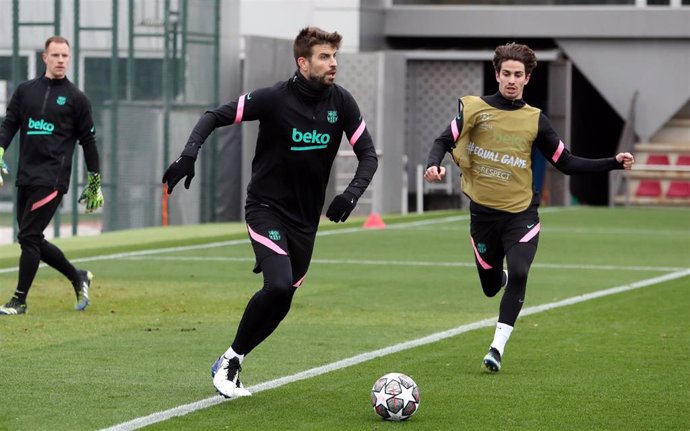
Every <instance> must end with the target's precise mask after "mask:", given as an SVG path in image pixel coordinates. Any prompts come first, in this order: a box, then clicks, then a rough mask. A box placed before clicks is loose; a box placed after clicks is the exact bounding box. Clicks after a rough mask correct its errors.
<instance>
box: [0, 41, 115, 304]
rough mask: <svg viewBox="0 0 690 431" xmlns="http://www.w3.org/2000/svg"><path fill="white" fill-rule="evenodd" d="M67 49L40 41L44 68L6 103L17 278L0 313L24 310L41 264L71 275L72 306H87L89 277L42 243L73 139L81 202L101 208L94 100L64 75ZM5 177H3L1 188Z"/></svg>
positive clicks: (4, 143) (0, 162)
mask: <svg viewBox="0 0 690 431" xmlns="http://www.w3.org/2000/svg"><path fill="white" fill-rule="evenodd" d="M69 60H70V47H69V43H68V42H67V40H66V39H65V38H63V37H60V36H53V37H50V38H49V39H48V40H47V41H46V43H45V50H44V52H43V62H44V63H45V65H46V70H45V73H44V74H43V75H42V76H40V77H38V78H36V79H32V80H29V81H26V82H23V83H22V84H20V85H19V86H18V87H17V89H16V91H15V92H14V94H13V95H12V99H11V100H10V103H9V105H8V107H7V115H6V117H5V120H4V121H3V123H2V126H0V172H2V175H7V173H8V170H7V164H6V163H5V161H4V159H3V156H4V154H5V150H6V149H7V147H9V145H10V143H11V141H12V138H13V137H14V135H15V134H16V133H17V131H19V132H20V135H19V136H20V139H19V165H18V166H17V176H16V181H15V183H16V186H17V211H16V212H17V223H18V225H19V234H18V236H17V240H18V241H19V245H20V246H21V255H20V257H19V279H18V282H17V288H16V290H15V291H14V295H13V296H12V298H11V299H10V300H9V302H7V303H6V304H5V305H3V306H0V315H19V314H24V313H26V311H27V306H26V297H27V295H28V294H29V289H30V288H31V285H32V283H33V281H34V277H35V275H36V272H37V271H38V266H39V263H40V261H43V262H45V263H46V264H48V265H49V266H51V267H53V268H55V269H56V270H58V271H59V272H60V273H62V274H63V275H64V276H65V277H67V279H69V280H70V282H71V283H72V286H73V287H74V293H75V294H76V297H77V304H76V307H75V308H76V309H77V310H80V311H81V310H84V309H85V308H86V306H87V305H89V288H90V287H91V279H92V278H93V275H92V274H91V273H90V272H89V271H85V270H81V269H77V268H75V267H74V266H73V265H72V264H71V263H70V261H69V260H67V258H66V257H65V255H64V254H63V253H62V251H61V250H60V249H59V248H58V247H57V246H55V245H54V244H51V243H50V242H48V241H46V239H45V238H44V236H43V231H44V230H45V228H46V227H47V226H48V223H50V220H51V219H52V218H53V215H54V214H55V211H57V209H58V206H59V205H60V202H61V201H62V197H63V195H64V194H65V193H67V189H68V188H69V180H70V173H71V171H72V155H73V153H74V148H75V144H76V142H77V140H78V141H79V144H80V145H81V146H82V149H83V150H84V159H85V161H86V167H87V169H88V172H89V173H88V184H87V186H86V189H85V190H84V192H83V193H82V195H81V198H80V202H82V203H85V204H86V211H87V212H91V211H94V210H96V209H98V208H99V207H101V206H102V205H103V194H102V193H101V179H100V174H99V161H98V150H97V148H96V138H95V129H94V124H93V119H92V118H91V104H90V103H89V100H88V99H87V98H86V96H85V95H84V93H82V92H81V91H80V90H79V89H78V88H77V87H75V86H74V85H73V84H72V83H71V82H70V81H69V80H68V79H67V77H66V70H67V66H68V64H69ZM2 185H4V180H3V179H2V177H1V176H0V186H2Z"/></svg>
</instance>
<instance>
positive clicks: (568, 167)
mask: <svg viewBox="0 0 690 431" xmlns="http://www.w3.org/2000/svg"><path fill="white" fill-rule="evenodd" d="M533 147H536V148H538V149H539V151H541V153H542V154H543V155H544V157H546V159H547V160H548V161H549V163H551V164H552V165H553V166H555V167H556V169H558V170H559V171H561V172H563V173H565V174H578V173H587V172H605V171H610V170H613V169H623V165H622V164H621V163H618V161H616V159H615V157H610V158H604V159H587V158H583V157H577V156H574V155H572V154H571V153H570V151H568V149H567V148H565V144H563V142H562V141H561V139H560V138H559V137H558V134H557V133H556V131H555V130H554V129H553V127H552V126H551V122H550V121H549V119H548V117H546V115H544V113H543V112H542V111H541V110H540V109H538V108H534V107H532V106H529V105H528V104H526V103H525V102H524V101H523V100H514V101H511V100H508V99H506V98H504V97H503V96H502V95H501V94H500V93H496V94H494V95H491V96H482V97H477V96H465V97H462V98H461V99H460V100H459V101H458V114H457V116H456V117H455V118H453V120H452V121H451V123H450V125H449V126H448V127H446V130H445V131H444V132H443V133H442V134H441V135H440V136H439V137H438V138H436V140H435V141H434V143H433V145H432V147H431V149H430V151H429V157H428V159H427V167H429V166H438V165H439V164H440V163H441V161H442V160H443V157H444V156H445V154H446V153H447V152H448V153H451V154H452V155H453V159H454V161H455V163H456V164H457V165H458V167H460V170H461V171H462V180H461V182H462V191H463V192H464V193H465V194H466V195H467V196H468V197H469V198H470V199H472V201H474V202H476V203H479V204H481V205H484V206H486V207H489V208H493V209H497V210H501V211H507V212H513V213H516V212H520V211H523V210H525V209H526V208H527V207H528V206H529V205H530V203H533V202H534V200H535V199H536V198H537V197H536V196H535V195H534V193H533V190H532V151H533Z"/></svg>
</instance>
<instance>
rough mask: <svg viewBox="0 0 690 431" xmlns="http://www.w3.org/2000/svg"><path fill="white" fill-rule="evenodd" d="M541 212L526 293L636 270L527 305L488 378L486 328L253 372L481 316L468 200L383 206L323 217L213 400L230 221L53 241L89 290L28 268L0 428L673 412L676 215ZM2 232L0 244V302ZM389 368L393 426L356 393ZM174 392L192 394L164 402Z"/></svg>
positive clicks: (13, 324) (4, 256)
mask: <svg viewBox="0 0 690 431" xmlns="http://www.w3.org/2000/svg"><path fill="white" fill-rule="evenodd" d="M541 219H542V231H541V236H540V245H539V251H538V253H537V257H536V259H535V263H534V265H533V268H532V271H531V272H530V279H529V283H528V289H527V297H526V301H525V309H528V308H530V307H535V306H539V305H542V304H553V303H558V301H563V300H566V299H568V298H574V297H578V296H580V295H587V294H592V293H596V292H600V291H606V290H607V289H611V288H615V287H619V286H628V287H630V286H632V287H634V286H637V284H636V283H641V284H640V285H644V287H640V288H635V289H630V290H626V291H623V292H620V293H616V294H611V295H607V296H602V297H599V298H593V299H588V300H584V301H582V302H578V303H575V304H572V305H567V306H562V307H558V308H553V309H549V310H545V311H542V312H533V313H532V314H529V313H528V314H526V315H524V316H523V317H521V318H520V319H519V320H518V322H517V324H516V329H515V331H514V332H513V336H512V338H511V340H510V342H509V343H508V346H507V348H506V353H505V357H504V361H503V369H502V370H501V372H500V373H498V374H496V375H489V374H486V373H483V372H482V371H481V368H480V363H481V359H482V357H483V356H484V354H485V353H486V350H487V348H488V344H489V342H490V341H491V338H492V336H493V326H492V325H491V326H484V327H480V328H478V329H475V330H469V331H462V332H461V333H458V334H457V335H454V336H451V337H447V338H442V339H440V340H438V341H436V342H433V343H429V344H424V345H420V346H417V347H414V348H410V349H403V350H400V351H397V352H394V353H391V354H387V355H385V356H378V357H374V358H371V359H369V360H366V361H357V362H358V363H356V364H354V365H352V366H349V367H345V368H340V369H336V370H334V371H331V372H328V373H323V374H319V375H316V376H313V377H310V378H305V379H302V380H299V381H294V382H290V383H288V384H284V385H271V384H268V385H264V386H261V385H262V384H264V383H266V382H270V381H273V380H275V379H281V378H284V377H286V376H294V375H297V374H299V373H303V372H305V371H307V370H312V369H314V368H316V367H323V366H328V365H329V364H334V363H336V364H337V363H338V361H342V360H343V359H347V358H353V357H356V356H357V355H366V354H367V353H368V352H372V351H376V350H379V349H383V348H386V347H389V346H394V345H397V344H399V343H403V342H406V341H411V340H417V339H420V338H422V337H426V336H429V335H432V334H438V333H440V332H442V331H446V330H449V329H452V328H458V327H461V326H462V325H467V324H471V323H473V322H478V321H483V320H486V319H495V316H496V314H497V310H498V301H499V299H498V298H492V299H489V298H485V297H484V296H483V295H482V292H481V288H480V287H479V282H478V278H477V275H476V269H475V268H474V263H473V256H472V250H471V247H470V245H469V240H468V235H469V233H468V231H469V222H468V217H467V213H466V212H442V213H430V214H426V215H424V216H410V217H400V216H398V217H384V220H385V221H386V223H387V228H386V229H383V230H362V229H359V227H360V226H361V224H362V220H361V219H360V220H352V221H349V222H348V223H345V224H344V225H334V224H332V223H328V222H324V223H323V228H322V231H321V232H322V234H321V235H320V236H319V237H318V238H317V242H316V248H315V253H314V260H313V262H312V266H311V268H310V270H309V273H308V275H307V279H306V281H305V283H304V284H303V285H302V287H300V288H299V289H298V291H297V294H296V297H295V300H294V302H293V308H292V310H291V312H290V314H289V315H288V317H287V318H286V319H285V321H284V322H283V323H282V325H281V326H280V327H279V328H278V330H277V331H276V332H275V333H274V334H273V335H272V336H271V337H270V338H269V339H268V340H267V341H266V342H265V343H264V344H262V345H261V346H259V347H258V348H257V349H256V350H255V351H254V352H252V353H251V354H250V355H249V356H248V357H247V359H246V360H245V363H244V364H243V367H244V369H243V373H242V380H243V381H244V383H245V386H247V387H250V388H251V387H255V388H259V389H261V390H259V391H257V392H256V393H255V394H254V396H252V397H251V398H246V399H239V400H233V401H229V402H221V403H216V402H215V400H218V399H219V398H217V397H216V396H215V392H214V388H213V386H212V383H211V379H210V374H209V367H210V365H211V363H212V362H213V361H214V360H215V359H216V358H217V357H218V355H219V354H220V353H222V352H223V351H224V350H225V349H226V348H227V346H228V345H229V344H230V342H231V341H232V337H233V336H234V331H235V329H236V326H237V323H238V321H239V319H240V317H241V313H242V311H243V309H244V306H245V305H246V303H247V301H248V300H249V298H250V297H251V295H252V294H253V293H254V292H255V291H256V290H257V289H258V288H259V287H260V285H261V277H260V276H258V275H255V274H252V273H251V269H252V266H253V254H252V253H251V249H250V246H249V245H248V243H247V241H246V231H245V228H244V226H243V225H242V224H239V223H237V224H211V225H203V226H185V227H174V228H154V229H144V230H137V231H128V232H116V233H108V234H103V235H101V236H98V237H88V238H76V239H64V240H59V241H58V244H59V245H60V246H61V247H62V248H63V250H65V252H66V254H67V255H68V256H69V257H70V258H75V259H76V265H77V266H78V267H82V268H87V269H90V270H91V271H92V272H93V273H94V274H95V275H96V278H95V280H94V284H93V287H92V292H91V296H92V305H91V306H89V308H88V309H87V310H86V311H85V312H83V313H79V312H76V311H74V310H73V307H74V295H73V292H72V288H71V286H70V285H69V284H68V282H67V281H66V280H64V279H62V278H61V277H60V276H59V275H58V274H57V273H56V272H55V271H53V270H52V269H49V268H42V269H41V270H39V273H38V276H37V278H36V281H35V284H34V286H33V287H32V291H31V293H30V295H29V301H28V305H29V313H28V314H27V315H25V316H19V317H2V318H0V378H1V379H0V382H1V383H0V384H1V390H0V430H95V429H103V428H108V427H116V429H133V428H135V427H132V426H128V425H127V423H128V422H129V421H132V420H135V419H137V418H142V417H148V416H149V415H151V414H154V413H156V412H161V413H160V414H161V415H162V416H161V417H163V418H165V420H162V421H160V422H156V421H151V424H150V425H149V426H148V427H147V428H146V429H155V430H180V429H185V430H208V429H238V430H243V431H244V430H271V429H273V430H393V429H402V428H404V429H406V430H415V431H417V430H463V429H467V430H486V429H510V430H555V429H558V430H626V431H629V430H632V429H645V430H684V429H690V416H689V415H688V412H690V383H689V382H690V349H689V348H688V346H690V331H688V327H689V326H690V313H689V312H688V310H689V309H690V291H689V290H688V289H690V212H689V211H688V210H687V209H605V208H566V209H548V208H547V209H543V210H542V212H541ZM18 249H19V247H18V246H17V245H8V246H2V247H0V301H3V302H4V301H6V300H7V299H8V298H9V297H10V296H11V294H12V291H13V289H14V287H15V285H16V277H17V273H16V264H17V257H18ZM663 276H668V279H667V280H666V281H663V282H646V281H648V280H653V279H656V278H658V277H663ZM392 371H397V372H402V373H405V374H408V375H410V376H411V377H412V378H413V379H415V381H416V382H417V384H418V385H419V387H420V390H421V400H422V401H421V407H420V410H419V412H418V413H417V414H415V415H414V416H413V417H412V418H411V419H410V420H408V421H406V422H403V423H388V422H384V421H382V420H380V419H378V417H377V416H376V415H375V414H374V412H373V410H372V409H371V406H370V402H369V392H370V389H371V386H372V385H373V383H374V381H375V380H376V379H377V378H378V377H379V376H381V375H383V374H385V373H387V372H392ZM273 386H275V387H273ZM191 403H197V404H192V405H196V406H197V407H198V406H203V407H206V408H200V409H197V410H196V411H193V412H191V413H189V414H186V415H184V416H181V417H173V418H169V419H168V418H167V416H166V415H168V414H169V412H170V410H171V409H175V408H178V407H179V406H184V405H188V404H191ZM142 423H143V422H142ZM146 423H149V422H146ZM121 424H125V425H124V426H122V425H121ZM118 426H119V428H118Z"/></svg>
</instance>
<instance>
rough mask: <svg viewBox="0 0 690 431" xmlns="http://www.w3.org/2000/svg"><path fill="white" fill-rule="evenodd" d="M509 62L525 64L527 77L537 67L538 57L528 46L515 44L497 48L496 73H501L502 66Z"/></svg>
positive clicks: (494, 62) (495, 54) (494, 60)
mask: <svg viewBox="0 0 690 431" xmlns="http://www.w3.org/2000/svg"><path fill="white" fill-rule="evenodd" d="M507 60H515V61H519V62H520V63H522V64H524V65H525V74H526V75H529V74H531V73H532V71H533V70H534V69H535V68H536V67H537V56H536V54H534V51H532V49H531V48H530V47H529V46H527V45H522V44H519V43H515V42H511V43H507V44H505V45H501V46H498V47H496V51H495V53H494V59H493V64H494V70H495V71H496V73H498V72H500V71H501V65H502V64H503V62H504V61H507Z"/></svg>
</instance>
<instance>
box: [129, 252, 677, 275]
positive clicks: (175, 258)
mask: <svg viewBox="0 0 690 431" xmlns="http://www.w3.org/2000/svg"><path fill="white" fill-rule="evenodd" d="M122 259H123V260H138V259H137V258H135V257H125V258H122ZM146 260H159V261H170V262H175V261H199V262H254V261H255V260H256V259H255V258H253V257H231V256H227V257H223V256H155V257H150V258H147V259H146ZM311 263H316V264H323V265H342V264H348V265H350V264H351V265H381V266H440V267H462V268H474V267H475V266H476V264H475V263H474V262H433V261H417V260H371V259H369V260H358V259H312V260H311ZM531 267H532V268H543V269H574V270H578V269H584V270H588V269H589V270H595V271H656V272H672V271H682V270H684V269H687V268H684V267H672V266H639V265H634V266H627V265H577V264H571V263H534V264H532V265H531Z"/></svg>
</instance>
